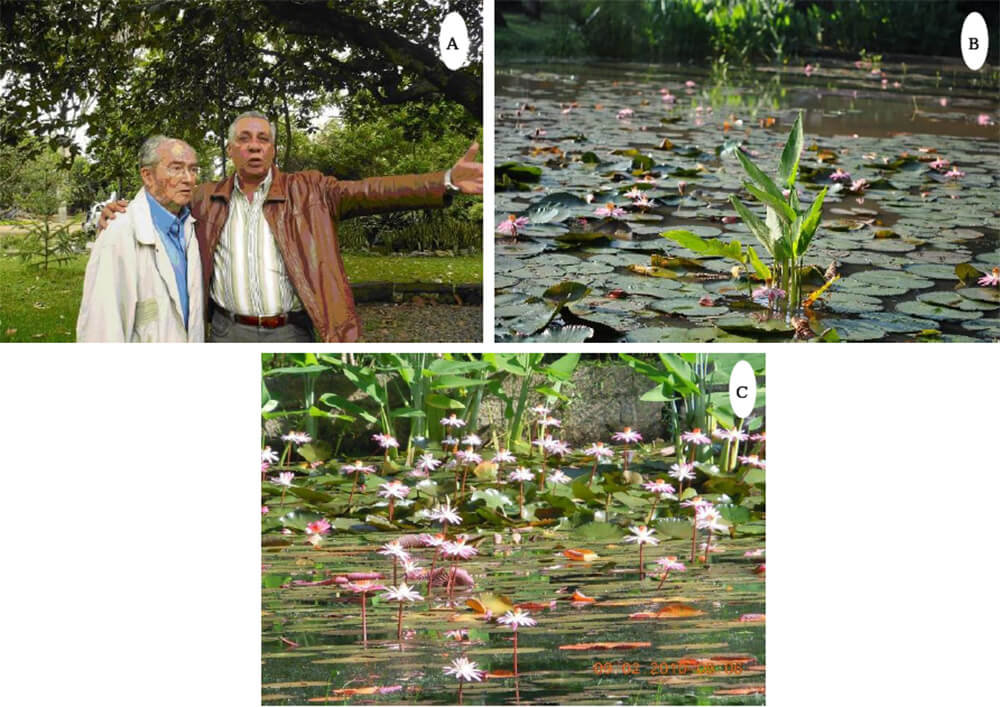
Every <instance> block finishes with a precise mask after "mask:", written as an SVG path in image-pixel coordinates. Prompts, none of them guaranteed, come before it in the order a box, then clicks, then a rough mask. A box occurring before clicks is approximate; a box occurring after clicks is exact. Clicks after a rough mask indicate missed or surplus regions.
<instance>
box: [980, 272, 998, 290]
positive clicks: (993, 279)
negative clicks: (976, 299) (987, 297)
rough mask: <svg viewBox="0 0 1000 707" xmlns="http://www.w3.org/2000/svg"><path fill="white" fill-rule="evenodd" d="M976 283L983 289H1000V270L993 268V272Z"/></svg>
mask: <svg viewBox="0 0 1000 707" xmlns="http://www.w3.org/2000/svg"><path fill="white" fill-rule="evenodd" d="M976 282H977V283H979V284H980V285H981V286H983V287H1000V268H993V271H992V272H989V273H987V274H985V275H983V276H982V277H981V278H979V279H978V280H976Z"/></svg>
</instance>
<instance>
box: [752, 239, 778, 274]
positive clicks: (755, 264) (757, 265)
mask: <svg viewBox="0 0 1000 707" xmlns="http://www.w3.org/2000/svg"><path fill="white" fill-rule="evenodd" d="M747 256H749V260H750V266H751V267H752V268H753V269H754V272H756V273H757V277H759V278H760V279H762V280H772V279H774V276H773V275H772V274H771V269H770V268H769V267H767V266H766V265H764V263H762V262H761V261H760V258H758V257H757V251H755V250H754V249H753V246H752V245H748V246H747Z"/></svg>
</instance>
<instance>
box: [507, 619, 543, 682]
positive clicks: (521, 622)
mask: <svg viewBox="0 0 1000 707" xmlns="http://www.w3.org/2000/svg"><path fill="white" fill-rule="evenodd" d="M497 623H498V624H503V625H505V626H510V630H511V631H513V632H514V675H515V676H516V675H517V629H518V628H519V627H520V626H536V625H537V624H538V622H537V621H536V620H535V619H533V618H531V616H529V615H528V612H527V611H522V610H521V609H518V608H514V610H513V611H508V612H507V613H506V614H504V615H503V616H501V617H500V618H498V619H497Z"/></svg>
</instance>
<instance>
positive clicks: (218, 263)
mask: <svg viewBox="0 0 1000 707" xmlns="http://www.w3.org/2000/svg"><path fill="white" fill-rule="evenodd" d="M273 176H274V175H273V172H268V174H267V178H266V179H265V180H264V181H263V182H261V184H260V186H258V187H257V191H255V192H254V195H253V201H250V200H248V199H247V197H246V196H245V195H244V194H243V190H242V189H241V188H240V178H239V175H237V176H236V184H235V187H234V189H233V195H232V197H231V198H230V200H229V216H228V217H227V218H226V223H225V226H223V228H222V237H221V238H220V240H219V245H218V247H216V249H215V274H214V276H213V277H212V289H211V295H212V299H213V300H214V301H215V302H216V303H218V304H219V305H220V306H221V307H222V308H223V309H227V310H229V311H230V312H234V313H236V314H245V315H250V316H254V315H259V316H270V315H274V314H283V313H285V312H291V311H294V310H297V309H302V304H301V303H300V302H299V298H298V296H297V295H296V294H295V289H294V288H293V287H292V282H291V280H289V279H288V273H287V272H286V271H285V261H284V259H283V258H282V257H281V252H280V251H279V250H278V244H277V243H276V242H275V240H274V235H273V234H272V233H271V227H270V226H269V225H268V223H267V219H266V218H264V201H265V199H266V198H267V192H268V190H269V189H270V188H271V181H272V179H273Z"/></svg>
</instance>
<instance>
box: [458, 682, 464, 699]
mask: <svg viewBox="0 0 1000 707" xmlns="http://www.w3.org/2000/svg"><path fill="white" fill-rule="evenodd" d="M464 684H465V683H464V682H462V681H461V680H459V681H458V704H462V685H464Z"/></svg>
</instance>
